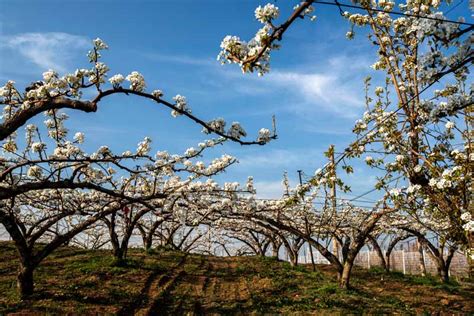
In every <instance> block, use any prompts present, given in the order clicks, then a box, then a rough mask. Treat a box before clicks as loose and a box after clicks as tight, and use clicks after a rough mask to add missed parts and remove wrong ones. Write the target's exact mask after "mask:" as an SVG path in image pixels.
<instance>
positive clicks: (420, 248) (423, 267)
mask: <svg viewBox="0 0 474 316" xmlns="http://www.w3.org/2000/svg"><path fill="white" fill-rule="evenodd" d="M418 253H419V255H420V257H419V258H420V272H421V275H422V276H426V265H425V255H424V253H423V244H422V243H421V242H420V240H418Z"/></svg>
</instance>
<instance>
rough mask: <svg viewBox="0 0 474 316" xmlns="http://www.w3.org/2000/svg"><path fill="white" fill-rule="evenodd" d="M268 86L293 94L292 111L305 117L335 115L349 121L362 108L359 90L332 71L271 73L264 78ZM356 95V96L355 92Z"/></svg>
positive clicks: (352, 83) (351, 82) (356, 86)
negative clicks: (331, 113) (319, 112)
mask: <svg viewBox="0 0 474 316" xmlns="http://www.w3.org/2000/svg"><path fill="white" fill-rule="evenodd" d="M266 80H267V82H268V83H269V84H273V85H277V86H280V87H282V88H286V89H288V90H290V91H294V93H293V94H294V95H295V98H296V100H301V101H304V102H301V101H300V102H294V103H293V107H292V110H294V111H297V112H299V113H300V114H302V115H306V114H308V113H309V112H314V111H321V110H324V111H329V112H335V113H337V114H339V115H341V116H343V117H346V118H353V117H355V116H356V114H357V112H359V110H360V108H361V107H362V106H363V102H362V99H361V98H360V97H356V96H357V95H362V94H361V93H360V91H362V90H361V88H359V87H358V86H359V85H357V84H354V81H353V80H349V81H348V80H347V79H346V78H345V75H343V74H342V73H338V72H336V71H334V72H331V73H324V72H321V73H299V72H281V71H280V72H274V73H272V74H270V75H269V76H268V77H267V78H266ZM357 92H359V93H357Z"/></svg>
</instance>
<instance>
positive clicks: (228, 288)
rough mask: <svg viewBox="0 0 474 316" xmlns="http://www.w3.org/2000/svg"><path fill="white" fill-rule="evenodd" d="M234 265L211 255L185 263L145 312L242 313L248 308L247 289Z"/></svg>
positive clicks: (153, 313) (164, 313)
mask: <svg viewBox="0 0 474 316" xmlns="http://www.w3.org/2000/svg"><path fill="white" fill-rule="evenodd" d="M234 266H235V265H233V264H232V263H231V262H229V261H223V260H222V259H219V260H214V259H212V258H207V259H204V258H201V260H200V262H199V263H198V264H185V265H184V266H183V267H182V268H183V270H182V271H181V273H180V275H179V277H177V278H175V283H174V284H173V286H172V287H170V288H169V291H168V293H167V294H166V295H164V296H161V298H160V299H159V300H158V301H157V302H155V304H153V306H152V308H151V309H150V310H149V313H148V315H183V314H184V315H221V314H234V315H235V314H241V313H244V312H245V310H248V309H249V307H250V306H248V304H249V302H250V291H249V288H248V285H247V282H246V280H245V278H244V277H242V276H240V275H239V273H238V272H237V271H236V270H235V268H234Z"/></svg>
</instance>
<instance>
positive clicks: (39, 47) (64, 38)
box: [1, 32, 91, 72]
mask: <svg viewBox="0 0 474 316" xmlns="http://www.w3.org/2000/svg"><path fill="white" fill-rule="evenodd" d="M1 41H2V42H3V43H2V44H1V47H2V48H8V49H11V50H14V51H16V52H18V53H19V54H20V55H22V56H23V57H25V58H27V59H28V60H29V61H30V62H32V63H34V64H36V65H37V66H38V67H40V68H41V69H43V70H47V69H54V70H56V71H59V72H65V71H66V70H67V69H68V67H69V65H70V62H71V60H72V58H73V57H74V56H75V55H76V54H77V53H78V52H81V53H82V54H83V55H85V53H86V51H85V49H86V48H88V47H90V45H91V44H90V40H88V39H87V38H86V37H84V36H79V35H72V34H68V33H60V32H51V33H22V34H17V35H12V36H2V37H1Z"/></svg>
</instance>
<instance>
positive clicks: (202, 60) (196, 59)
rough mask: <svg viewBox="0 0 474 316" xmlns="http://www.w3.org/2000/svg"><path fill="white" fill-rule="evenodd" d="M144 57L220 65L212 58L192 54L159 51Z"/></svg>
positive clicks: (168, 61) (209, 65)
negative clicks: (160, 52) (168, 53)
mask: <svg viewBox="0 0 474 316" xmlns="http://www.w3.org/2000/svg"><path fill="white" fill-rule="evenodd" d="M143 56H144V57H146V58H148V59H150V60H155V61H163V62H167V63H176V64H183V65H192V66H206V67H216V66H219V62H217V61H216V60H215V59H212V58H200V57H195V56H190V55H176V54H173V55H167V54H158V53H144V54H143Z"/></svg>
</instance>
